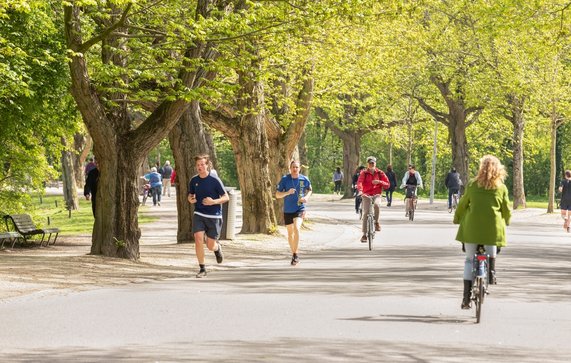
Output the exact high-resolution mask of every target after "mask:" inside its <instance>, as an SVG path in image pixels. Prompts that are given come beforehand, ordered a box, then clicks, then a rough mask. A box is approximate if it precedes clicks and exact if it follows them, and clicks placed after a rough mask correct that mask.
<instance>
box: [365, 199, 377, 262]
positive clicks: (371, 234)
mask: <svg viewBox="0 0 571 363" xmlns="http://www.w3.org/2000/svg"><path fill="white" fill-rule="evenodd" d="M363 197H365V198H366V199H368V200H369V212H368V213H367V224H366V226H367V232H366V233H365V235H366V236H367V242H369V251H372V250H373V239H375V214H374V213H375V212H374V208H375V203H374V202H375V200H376V199H377V198H378V197H379V195H378V194H377V195H365V194H363ZM363 202H364V201H362V202H361V205H362V204H363ZM361 213H362V211H361Z"/></svg>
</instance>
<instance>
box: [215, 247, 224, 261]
mask: <svg viewBox="0 0 571 363" xmlns="http://www.w3.org/2000/svg"><path fill="white" fill-rule="evenodd" d="M217 244H218V250H216V251H214V256H216V262H217V263H222V261H224V255H223V254H222V245H220V242H217Z"/></svg>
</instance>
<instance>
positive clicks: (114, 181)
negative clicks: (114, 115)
mask: <svg viewBox="0 0 571 363" xmlns="http://www.w3.org/2000/svg"><path fill="white" fill-rule="evenodd" d="M119 155H121V157H118V156H119ZM140 155H141V153H139V151H138V149H137V148H133V147H132V146H131V145H130V144H129V143H119V144H118V145H114V147H111V148H110V147H106V148H101V147H99V146H98V143H95V157H96V158H97V160H98V168H99V172H100V175H99V182H98V184H97V200H96V203H97V204H96V205H97V208H96V210H95V223H94V225H93V238H92V245H91V254H94V255H105V256H115V257H120V258H128V259H132V260H137V259H138V258H139V238H140V237H141V230H140V229H139V226H138V216H137V212H138V208H139V198H138V190H139V189H138V177H139V175H138V172H139V166H140V164H141V163H142V159H143V157H142V156H140Z"/></svg>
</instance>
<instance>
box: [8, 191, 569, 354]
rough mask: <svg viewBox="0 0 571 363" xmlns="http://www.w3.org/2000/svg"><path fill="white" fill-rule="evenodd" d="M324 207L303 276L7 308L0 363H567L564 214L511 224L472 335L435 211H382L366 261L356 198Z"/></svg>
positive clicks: (246, 271)
mask: <svg viewBox="0 0 571 363" xmlns="http://www.w3.org/2000/svg"><path fill="white" fill-rule="evenodd" d="M318 199H320V198H315V200H314V201H313V203H312V205H311V214H310V219H311V222H310V223H309V225H310V229H309V230H305V231H303V236H302V244H303V246H304V248H305V251H304V253H303V255H302V262H301V264H300V265H299V266H298V267H290V266H289V256H288V255H287V253H286V249H285V248H284V251H283V253H277V254H276V257H275V258H270V259H260V260H259V261H254V262H252V263H248V264H246V265H245V264H240V263H237V262H239V261H236V260H235V259H234V256H232V255H227V262H228V263H227V264H225V265H224V266H222V267H221V268H220V269H217V270H215V271H213V272H212V273H211V274H210V275H209V276H208V278H206V279H201V280H199V279H195V278H194V277H192V276H191V275H189V278H186V279H178V280H170V281H164V282H153V283H141V284H132V285H128V286H122V287H117V288H105V289H98V290H91V291H86V292H63V293H61V294H58V295H49V296H43V297H40V296H27V297H21V298H15V299H8V300H5V301H1V302H0V337H1V339H0V351H1V352H2V353H0V360H2V361H14V360H22V361H70V362H71V361H74V362H75V361H78V360H80V361H132V362H140V361H160V362H173V361H201V362H202V361H213V362H214V361H216V362H237V361H240V362H269V361H271V362H273V361H279V362H282V361H283V362H286V361H287V362H292V361H295V362H297V361H301V362H324V361H328V362H345V361H358V362H369V361H386V362H401V361H402V362H465V361H467V360H468V359H477V360H481V361H497V362H568V361H569V357H570V356H571V347H570V344H569V338H570V337H571V304H570V303H569V300H570V297H571V281H570V276H571V267H570V264H569V260H570V252H571V247H570V245H571V236H570V235H568V234H565V233H563V232H562V231H561V230H562V229H561V228H559V227H558V224H559V221H558V220H557V219H556V216H545V215H542V214H541V211H533V210H528V211H524V212H516V213H515V216H514V221H513V223H512V226H510V228H509V231H508V240H509V243H510V247H509V248H506V249H504V251H502V253H501V255H500V256H499V259H498V282H499V285H497V286H494V287H493V290H492V293H491V295H489V297H488V299H487V300H486V303H485V305H484V307H483V321H482V323H481V324H478V325H476V324H475V319H474V317H473V311H463V310H460V300H461V293H462V291H461V289H462V281H461V279H462V277H461V269H462V263H463V256H462V254H461V251H460V246H459V244H458V243H457V242H454V241H453V239H454V234H455V232H456V228H455V227H454V226H453V225H451V223H450V221H451V215H450V214H448V213H447V212H446V211H445V210H443V209H442V206H441V205H440V206H438V205H437V206H428V205H426V204H421V205H420V210H419V211H418V213H417V219H416V220H415V221H414V222H412V223H411V222H408V221H407V220H405V218H404V213H403V209H402V205H399V204H398V203H397V204H396V205H394V206H393V207H392V208H390V209H389V208H383V211H382V213H383V214H382V220H383V230H382V232H381V233H380V235H378V236H377V239H376V240H375V242H376V244H375V249H374V250H373V251H372V252H370V251H368V250H367V249H366V245H365V244H361V243H360V242H359V241H358V239H359V237H360V235H359V227H358V221H357V218H356V216H355V214H354V212H353V211H352V207H351V201H331V200H330V199H329V198H321V200H318ZM165 205H166V206H165ZM163 206H165V208H164V209H163V211H166V210H167V209H166V208H168V202H163ZM151 243H153V242H152V241H151ZM285 243H286V242H285V240H284V247H285Z"/></svg>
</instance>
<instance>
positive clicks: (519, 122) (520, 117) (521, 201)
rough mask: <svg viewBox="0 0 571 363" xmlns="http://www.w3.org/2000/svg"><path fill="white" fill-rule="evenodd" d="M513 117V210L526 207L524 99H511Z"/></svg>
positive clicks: (513, 97)
mask: <svg viewBox="0 0 571 363" xmlns="http://www.w3.org/2000/svg"><path fill="white" fill-rule="evenodd" d="M510 100H511V102H510V103H511V106H512V107H511V110H512V112H511V115H510V118H511V119H510V121H511V123H512V125H513V127H514V131H513V209H518V208H519V207H522V208H525V207H526V200H525V190H524V179H523V132H524V128H525V118H524V114H523V103H524V101H523V99H518V98H517V97H515V96H512V97H510Z"/></svg>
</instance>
